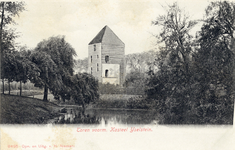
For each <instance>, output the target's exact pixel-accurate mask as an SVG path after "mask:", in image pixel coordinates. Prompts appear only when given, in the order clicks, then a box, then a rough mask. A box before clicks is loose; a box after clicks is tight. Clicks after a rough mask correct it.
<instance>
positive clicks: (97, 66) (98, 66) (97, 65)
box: [97, 63, 99, 71]
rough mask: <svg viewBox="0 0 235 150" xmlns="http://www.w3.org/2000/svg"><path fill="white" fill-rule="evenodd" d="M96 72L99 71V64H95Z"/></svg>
mask: <svg viewBox="0 0 235 150" xmlns="http://www.w3.org/2000/svg"><path fill="white" fill-rule="evenodd" d="M97 71H99V64H98V63H97Z"/></svg>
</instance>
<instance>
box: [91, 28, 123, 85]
mask: <svg viewBox="0 0 235 150" xmlns="http://www.w3.org/2000/svg"><path fill="white" fill-rule="evenodd" d="M125 69H126V67H125V44H124V43H123V42H122V41H121V40H120V39H119V38H118V36H117V35H116V34H115V33H114V32H113V31H112V30H111V29H110V28H109V27H108V26H105V27H104V28H103V29H102V30H101V31H100V32H99V33H98V34H97V35H96V37H95V38H94V39H93V40H92V41H91V42H90V43H89V44H88V73H91V74H92V75H93V76H95V77H96V78H97V79H98V80H99V82H101V83H110V84H118V85H123V83H124V81H125V75H126V70H125Z"/></svg>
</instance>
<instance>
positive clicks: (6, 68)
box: [0, 2, 25, 93]
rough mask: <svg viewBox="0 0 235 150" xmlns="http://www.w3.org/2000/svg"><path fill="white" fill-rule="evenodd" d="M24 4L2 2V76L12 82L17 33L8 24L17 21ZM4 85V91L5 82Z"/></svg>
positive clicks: (0, 33)
mask: <svg viewBox="0 0 235 150" xmlns="http://www.w3.org/2000/svg"><path fill="white" fill-rule="evenodd" d="M24 5H25V4H24V3H23V2H1V3H0V12H1V13H0V20H1V21H0V67H1V68H0V77H1V79H2V81H3V80H4V78H7V79H8V81H9V82H10V81H11V80H13V78H14V75H13V74H14V73H13V74H11V71H14V68H15V67H16V60H15V58H14V57H15V52H14V51H15V43H14V40H15V38H16V37H17V35H16V34H15V30H14V29H11V28H8V25H9V24H14V23H15V22H14V20H13V17H15V16H19V13H20V12H21V11H23V10H24ZM5 73H6V74H5ZM2 85H3V88H2V89H3V93H4V82H3V84H2ZM9 92H10V90H9Z"/></svg>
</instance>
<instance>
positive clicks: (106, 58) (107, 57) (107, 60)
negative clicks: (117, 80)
mask: <svg viewBox="0 0 235 150" xmlns="http://www.w3.org/2000/svg"><path fill="white" fill-rule="evenodd" d="M105 62H106V63H108V62H109V56H108V55H107V56H105Z"/></svg>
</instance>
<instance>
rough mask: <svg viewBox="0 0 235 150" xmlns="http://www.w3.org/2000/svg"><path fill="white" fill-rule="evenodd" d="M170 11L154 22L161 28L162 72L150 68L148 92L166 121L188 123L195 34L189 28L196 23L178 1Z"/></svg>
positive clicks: (158, 62) (170, 6) (160, 69)
mask: <svg viewBox="0 0 235 150" xmlns="http://www.w3.org/2000/svg"><path fill="white" fill-rule="evenodd" d="M166 11H167V12H166V14H165V15H162V16H159V17H158V18H157V20H156V21H153V25H156V26H159V27H160V28H161V32H160V34H159V35H158V36H157V38H158V39H159V44H160V45H162V46H161V47H160V48H159V49H160V52H159V55H158V58H156V62H155V63H154V64H156V65H158V71H157V72H155V71H151V70H150V72H151V73H150V78H149V81H148V83H147V86H148V89H147V91H146V93H147V95H148V99H149V100H154V101H156V102H155V103H156V109H157V110H158V112H159V114H161V115H162V116H163V118H164V119H163V120H162V122H163V123H176V124H179V123H184V122H185V121H186V120H187V118H188V114H187V111H188V110H189V107H190V106H189V105H188V104H189V103H191V101H192V99H190V98H191V96H192V92H191V91H192V67H191V65H192V64H191V61H190V60H191V57H192V54H193V48H192V47H193V40H192V38H193V36H192V35H190V34H189V31H190V30H191V29H192V28H193V27H194V26H195V25H196V23H197V22H196V21H190V20H189V16H187V15H185V13H184V12H183V11H182V9H180V8H179V6H178V5H177V3H174V4H173V5H169V6H168V7H167V9H166Z"/></svg>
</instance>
